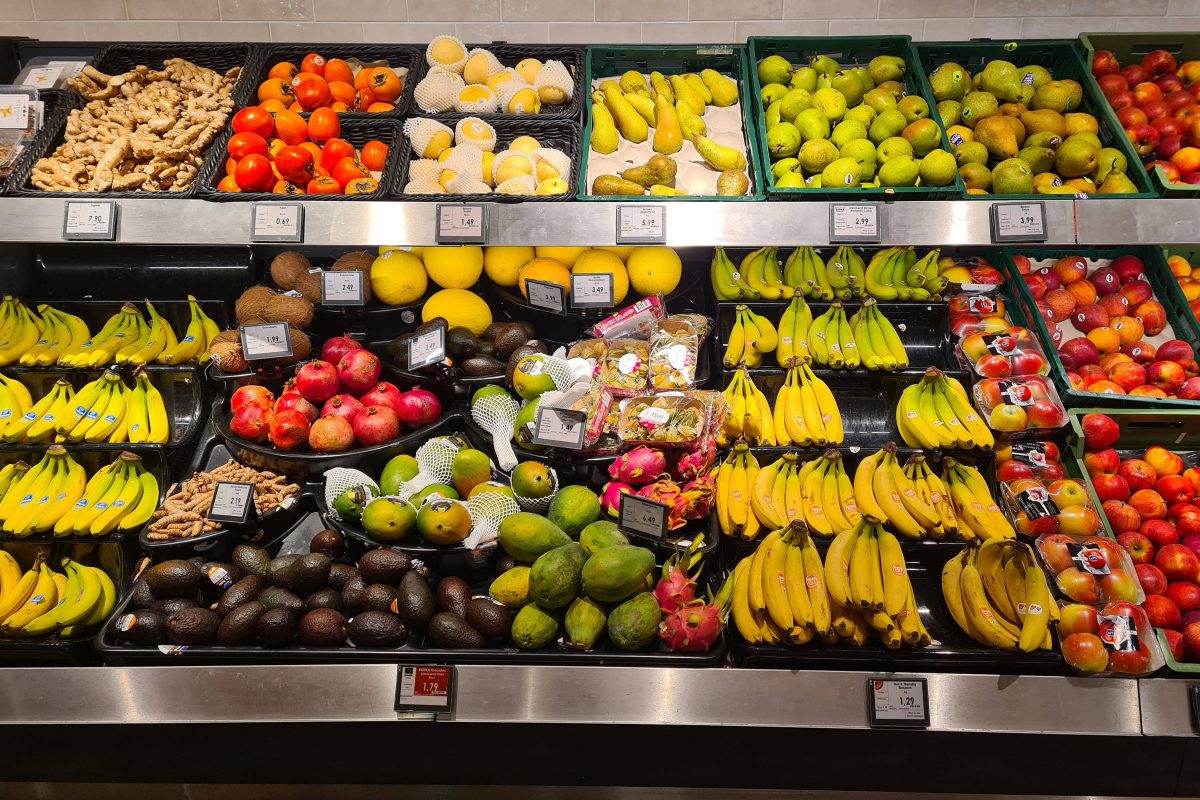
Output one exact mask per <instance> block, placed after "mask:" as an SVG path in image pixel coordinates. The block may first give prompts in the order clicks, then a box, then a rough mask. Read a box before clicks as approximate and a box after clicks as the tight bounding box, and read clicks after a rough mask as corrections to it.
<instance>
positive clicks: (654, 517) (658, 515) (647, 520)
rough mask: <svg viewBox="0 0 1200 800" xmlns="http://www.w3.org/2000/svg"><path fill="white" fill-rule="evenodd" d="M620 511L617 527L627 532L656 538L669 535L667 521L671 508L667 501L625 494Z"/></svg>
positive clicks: (622, 496) (622, 497)
mask: <svg viewBox="0 0 1200 800" xmlns="http://www.w3.org/2000/svg"><path fill="white" fill-rule="evenodd" d="M620 511H621V513H620V516H619V517H618V518H617V527H618V528H620V529H621V530H623V531H625V532H626V533H635V534H640V535H641V536H650V537H652V538H655V539H661V538H663V537H664V536H666V535H667V521H668V517H669V516H670V513H671V509H670V508H669V507H668V506H667V505H666V504H665V503H657V502H655V501H653V500H648V499H647V498H645V497H639V496H638V495H636V494H623V495H621V510H620Z"/></svg>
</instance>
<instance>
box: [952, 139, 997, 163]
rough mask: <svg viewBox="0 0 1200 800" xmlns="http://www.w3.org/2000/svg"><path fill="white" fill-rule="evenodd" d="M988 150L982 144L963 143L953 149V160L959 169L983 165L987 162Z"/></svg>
mask: <svg viewBox="0 0 1200 800" xmlns="http://www.w3.org/2000/svg"><path fill="white" fill-rule="evenodd" d="M988 155H989V154H988V149H987V148H986V147H985V146H984V145H983V143H982V142H963V143H962V144H960V145H959V146H958V147H956V148H954V160H955V161H957V162H958V165H959V166H960V167H964V166H966V165H967V164H983V165H984V166H986V165H987V162H988Z"/></svg>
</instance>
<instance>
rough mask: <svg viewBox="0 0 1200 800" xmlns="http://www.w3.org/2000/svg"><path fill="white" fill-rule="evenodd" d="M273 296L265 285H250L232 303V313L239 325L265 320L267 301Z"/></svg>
mask: <svg viewBox="0 0 1200 800" xmlns="http://www.w3.org/2000/svg"><path fill="white" fill-rule="evenodd" d="M274 296H275V293H274V292H272V291H271V290H270V289H268V288H267V287H265V286H251V287H250V288H249V289H247V290H246V291H244V292H242V296H241V297H239V298H238V299H237V302H236V303H235V304H234V315H235V316H236V317H237V321H238V324H240V325H254V324H257V323H259V322H263V321H264V320H266V308H267V303H268V302H270V300H271V298H272V297H274Z"/></svg>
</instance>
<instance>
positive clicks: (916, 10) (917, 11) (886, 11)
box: [834, 0, 963, 19]
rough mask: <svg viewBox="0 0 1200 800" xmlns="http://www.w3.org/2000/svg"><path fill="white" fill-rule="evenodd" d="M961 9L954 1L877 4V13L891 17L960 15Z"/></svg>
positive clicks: (909, 0)
mask: <svg viewBox="0 0 1200 800" xmlns="http://www.w3.org/2000/svg"><path fill="white" fill-rule="evenodd" d="M834 8H835V9H836V8H837V6H836V5H835V6H834ZM962 11H963V10H962V9H961V8H959V6H958V5H957V4H955V3H945V2H942V3H933V2H930V0H884V2H882V3H880V5H879V13H880V14H883V15H885V16H887V17H890V18H892V19H907V18H909V17H916V18H920V19H929V18H931V17H961V16H962Z"/></svg>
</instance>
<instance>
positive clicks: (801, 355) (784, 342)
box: [775, 294, 813, 369]
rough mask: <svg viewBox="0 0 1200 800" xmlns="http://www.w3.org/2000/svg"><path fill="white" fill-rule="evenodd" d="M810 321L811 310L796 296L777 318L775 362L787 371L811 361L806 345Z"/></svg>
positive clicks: (811, 317) (799, 296) (798, 295)
mask: <svg viewBox="0 0 1200 800" xmlns="http://www.w3.org/2000/svg"><path fill="white" fill-rule="evenodd" d="M812 319H813V316H812V310H811V309H810V308H809V307H808V303H806V302H804V296H803V295H801V294H796V295H795V296H794V297H793V298H792V302H791V303H789V304H788V307H787V308H785V309H784V310H783V315H782V316H781V317H780V318H779V326H778V328H777V331H778V333H779V344H778V345H777V346H776V347H775V362H776V363H777V364H779V366H781V367H783V368H784V369H788V368H789V367H794V366H796V365H797V364H808V363H809V362H811V361H812V355H811V354H810V353H809V345H808V331H809V327H810V326H811V325H812Z"/></svg>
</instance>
